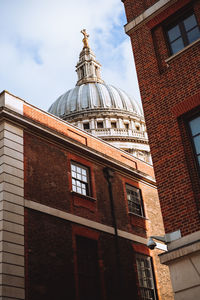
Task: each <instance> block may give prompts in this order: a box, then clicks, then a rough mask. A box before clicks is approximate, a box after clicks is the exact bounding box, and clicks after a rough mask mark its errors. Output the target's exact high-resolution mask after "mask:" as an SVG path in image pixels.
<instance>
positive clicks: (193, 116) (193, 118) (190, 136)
mask: <svg viewBox="0 0 200 300" xmlns="http://www.w3.org/2000/svg"><path fill="white" fill-rule="evenodd" d="M198 117H200V113H196V114H193V115H191V116H190V117H189V118H187V120H186V126H187V131H188V135H189V142H190V144H191V146H192V152H193V156H194V160H195V164H196V167H197V172H198V175H199V177H200V163H199V161H198V156H199V155H198V154H197V152H196V147H195V144H194V136H193V135H192V130H191V127H190V124H189V123H190V122H191V121H192V120H195V119H197V118H198ZM198 135H200V133H199V134H198Z"/></svg>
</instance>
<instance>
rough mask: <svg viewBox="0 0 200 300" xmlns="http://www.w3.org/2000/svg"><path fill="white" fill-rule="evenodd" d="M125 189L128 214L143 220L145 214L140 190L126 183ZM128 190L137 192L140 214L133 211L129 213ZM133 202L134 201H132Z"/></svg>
mask: <svg viewBox="0 0 200 300" xmlns="http://www.w3.org/2000/svg"><path fill="white" fill-rule="evenodd" d="M125 188H126V197H127V204H128V212H129V213H131V214H134V215H136V216H138V217H142V218H145V212H144V203H143V197H142V192H141V189H140V188H137V187H136V186H133V185H130V184H128V183H126V185H125ZM128 189H129V190H132V191H137V194H139V201H140V211H141V214H138V213H136V212H134V211H131V209H130V206H129V201H131V200H128V193H127V191H128ZM132 202H134V201H132ZM134 203H135V204H136V205H138V204H137V203H136V202H134Z"/></svg>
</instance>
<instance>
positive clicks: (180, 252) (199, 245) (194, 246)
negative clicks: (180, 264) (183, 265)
mask: <svg viewBox="0 0 200 300" xmlns="http://www.w3.org/2000/svg"><path fill="white" fill-rule="evenodd" d="M195 252H200V240H198V241H195V242H193V243H190V244H186V245H183V246H181V247H179V248H176V249H173V250H170V251H168V252H166V253H163V254H160V255H159V258H160V262H161V264H165V265H170V264H171V263H172V262H173V261H174V260H177V259H180V258H182V257H184V256H186V255H191V254H193V253H195Z"/></svg>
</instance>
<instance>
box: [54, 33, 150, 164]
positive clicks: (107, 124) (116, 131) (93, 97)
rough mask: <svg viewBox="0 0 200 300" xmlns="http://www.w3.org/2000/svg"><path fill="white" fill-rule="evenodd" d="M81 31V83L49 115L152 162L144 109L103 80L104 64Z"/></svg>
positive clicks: (78, 82)
mask: <svg viewBox="0 0 200 300" xmlns="http://www.w3.org/2000/svg"><path fill="white" fill-rule="evenodd" d="M81 32H82V33H83V35H84V38H83V44H84V46H83V49H82V51H81V53H80V55H79V61H78V63H77V65H76V72H77V75H78V81H77V83H76V86H75V88H73V89H71V90H69V91H67V92H66V93H64V94H63V95H61V96H60V97H59V98H58V99H57V100H56V101H55V102H54V103H53V104H52V105H51V106H50V108H49V110H48V111H49V113H51V114H53V115H56V116H57V117H60V118H62V119H64V120H66V121H68V122H70V123H72V124H73V125H75V126H77V127H79V128H80V129H83V130H86V131H87V132H89V133H91V134H93V135H95V136H97V137H99V138H101V139H103V140H105V141H107V142H108V143H110V144H112V145H113V146H115V147H118V148H120V149H122V150H124V151H127V152H129V153H131V154H133V155H134V156H137V157H138V158H140V159H142V160H145V161H147V162H151V156H150V149H149V145H148V138H147V132H146V125H145V121H144V116H143V113H142V109H141V108H140V106H139V105H138V104H137V102H136V101H135V100H133V98H131V97H130V96H129V95H128V94H127V93H125V92H124V91H123V90H121V89H119V88H116V87H114V86H112V85H108V84H106V83H105V82H104V81H103V80H102V79H101V75H100V69H101V65H100V63H99V62H98V61H97V60H96V57H95V55H94V53H93V52H92V50H91V48H90V47H89V44H88V37H89V35H88V34H87V33H86V31H85V30H82V31H81Z"/></svg>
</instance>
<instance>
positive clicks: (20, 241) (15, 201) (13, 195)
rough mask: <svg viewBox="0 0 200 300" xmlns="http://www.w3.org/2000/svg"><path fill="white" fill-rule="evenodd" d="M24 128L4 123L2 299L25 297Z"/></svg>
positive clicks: (0, 151) (0, 134)
mask: <svg viewBox="0 0 200 300" xmlns="http://www.w3.org/2000/svg"><path fill="white" fill-rule="evenodd" d="M23 161H24V156H23V130H22V129H21V128H19V127H17V126H13V125H11V124H10V123H7V122H2V123H1V124H0V230H1V231H0V251H1V252H0V253H1V254H0V299H7V300H9V299H11V298H12V299H25V286H24V285H25V284H24V198H23V197H24V162H23Z"/></svg>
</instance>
